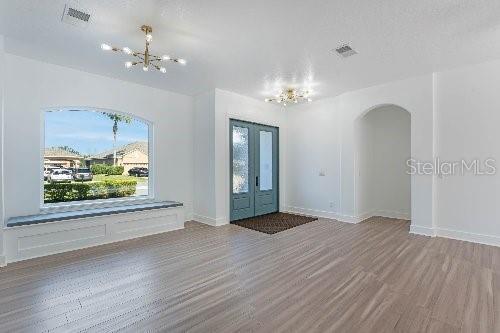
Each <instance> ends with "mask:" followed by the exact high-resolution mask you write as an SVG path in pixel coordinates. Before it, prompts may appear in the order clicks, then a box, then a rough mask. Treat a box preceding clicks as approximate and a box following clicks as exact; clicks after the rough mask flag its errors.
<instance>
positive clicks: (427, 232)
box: [410, 224, 436, 237]
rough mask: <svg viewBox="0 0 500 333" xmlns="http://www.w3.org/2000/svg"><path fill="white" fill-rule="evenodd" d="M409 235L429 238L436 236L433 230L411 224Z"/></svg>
mask: <svg viewBox="0 0 500 333" xmlns="http://www.w3.org/2000/svg"><path fill="white" fill-rule="evenodd" d="M410 234H415V235H422V236H430V237H435V236H436V234H435V232H434V229H433V228H429V227H422V226H418V225H413V224H412V225H410Z"/></svg>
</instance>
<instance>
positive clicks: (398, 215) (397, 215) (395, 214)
mask: <svg viewBox="0 0 500 333" xmlns="http://www.w3.org/2000/svg"><path fill="white" fill-rule="evenodd" d="M372 216H382V217H388V218H391V219H398V220H411V216H410V214H409V213H405V212H400V211H396V210H376V211H374V212H373V213H372Z"/></svg>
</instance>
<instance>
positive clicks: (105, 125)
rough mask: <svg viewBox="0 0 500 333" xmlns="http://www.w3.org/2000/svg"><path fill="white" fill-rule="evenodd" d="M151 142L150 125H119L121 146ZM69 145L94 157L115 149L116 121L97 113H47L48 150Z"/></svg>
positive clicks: (119, 143)
mask: <svg viewBox="0 0 500 333" xmlns="http://www.w3.org/2000/svg"><path fill="white" fill-rule="evenodd" d="M135 141H148V125H147V124H146V123H144V122H141V121H140V120H138V119H133V120H132V123H130V124H126V123H119V124H118V134H117V138H116V145H117V147H119V146H122V145H125V144H128V143H131V142H135ZM60 146H68V147H71V148H73V149H75V150H76V151H78V152H79V153H80V154H82V155H92V154H96V153H100V152H102V151H105V150H109V149H112V148H113V121H111V120H110V119H108V118H107V117H106V116H105V115H103V114H101V113H100V112H94V111H47V112H45V147H46V148H49V147H60Z"/></svg>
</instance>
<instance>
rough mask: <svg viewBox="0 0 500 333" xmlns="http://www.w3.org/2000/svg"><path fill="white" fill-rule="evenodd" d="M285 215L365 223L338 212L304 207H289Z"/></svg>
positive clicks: (357, 218) (358, 218)
mask: <svg viewBox="0 0 500 333" xmlns="http://www.w3.org/2000/svg"><path fill="white" fill-rule="evenodd" d="M285 213H291V214H298V215H308V216H315V217H321V218H325V219H331V220H337V221H340V222H345V223H359V222H361V221H363V219H361V218H360V217H356V216H349V215H341V214H338V213H336V212H330V211H324V210H316V209H309V208H302V207H293V206H288V207H286V208H285Z"/></svg>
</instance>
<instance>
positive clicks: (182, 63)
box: [177, 59, 186, 65]
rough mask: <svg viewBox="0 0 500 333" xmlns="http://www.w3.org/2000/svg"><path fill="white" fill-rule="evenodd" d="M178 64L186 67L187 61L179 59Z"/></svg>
mask: <svg viewBox="0 0 500 333" xmlns="http://www.w3.org/2000/svg"><path fill="white" fill-rule="evenodd" d="M177 62H178V63H179V64H181V65H185V64H186V60H185V59H178V60H177Z"/></svg>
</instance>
